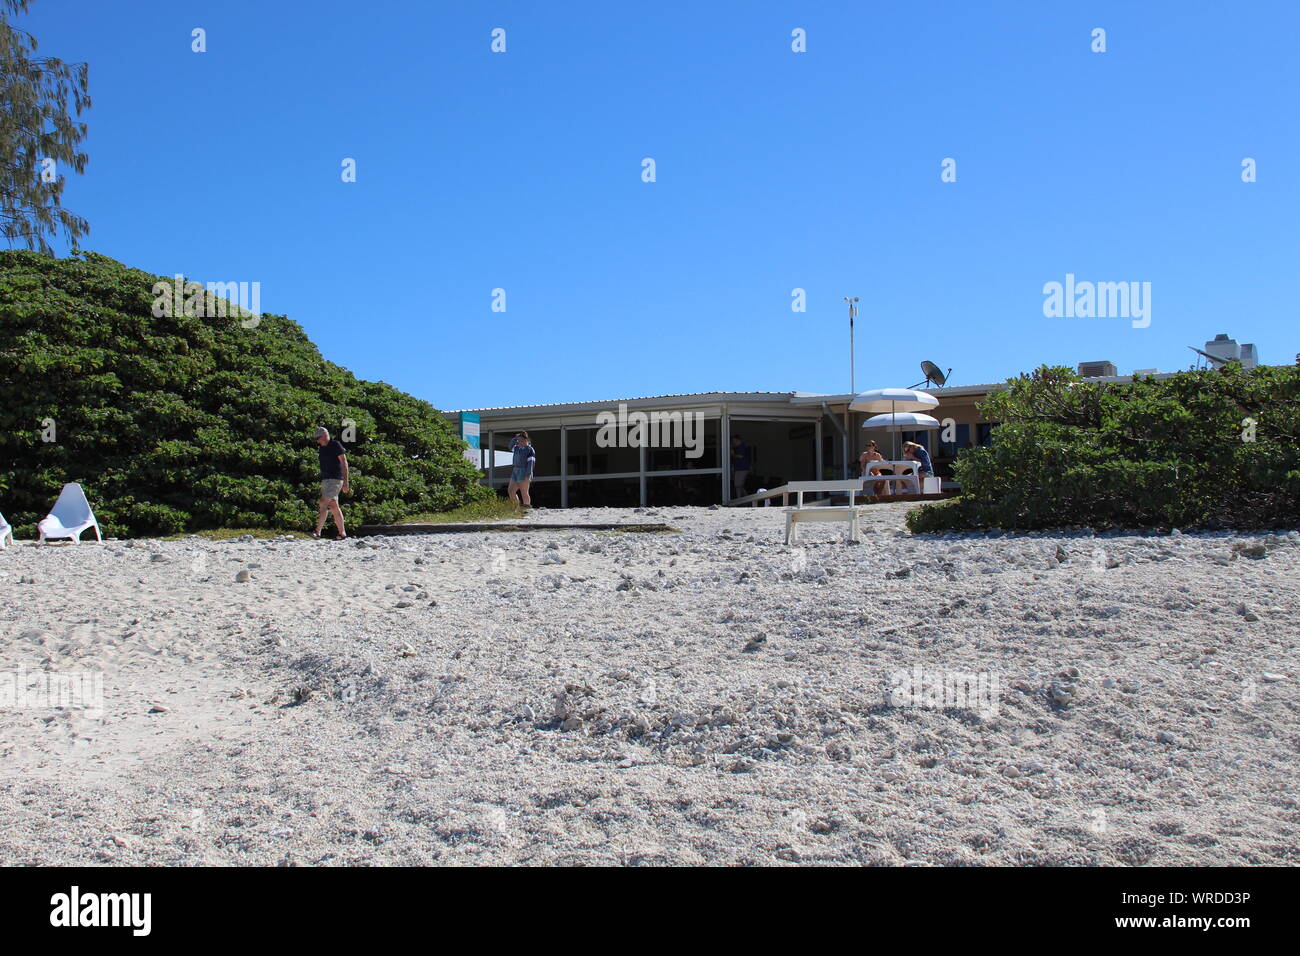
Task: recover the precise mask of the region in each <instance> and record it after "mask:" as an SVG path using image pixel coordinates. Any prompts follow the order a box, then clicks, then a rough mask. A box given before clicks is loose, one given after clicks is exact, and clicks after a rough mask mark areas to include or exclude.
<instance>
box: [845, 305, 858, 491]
mask: <svg viewBox="0 0 1300 956" xmlns="http://www.w3.org/2000/svg"><path fill="white" fill-rule="evenodd" d="M844 301H845V302H846V303H847V304H848V307H849V400H848V401H847V402H845V403H844V477H845V479H847V478H848V477H849V404H850V403H851V402H852V401H853V396H854V395H857V394H858V388H857V382H858V376H857V363H856V355H855V351H854V348H853V319H854V317H855V316H856V315H857V314H858V297H857V296H856V295H855V296H854V297H853V298H851V299H850V298H849V297H848V296H845V297H844Z"/></svg>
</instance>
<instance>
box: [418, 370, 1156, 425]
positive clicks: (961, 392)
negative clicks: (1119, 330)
mask: <svg viewBox="0 0 1300 956" xmlns="http://www.w3.org/2000/svg"><path fill="white" fill-rule="evenodd" d="M1174 374H1176V373H1175V372H1157V373H1156V374H1154V375H1152V376H1151V377H1152V378H1157V379H1162V378H1169V377H1170V376H1172V375H1174ZM1084 381H1085V382H1116V383H1124V382H1131V381H1133V376H1132V375H1099V376H1092V377H1088V378H1084ZM1006 384H1007V383H1006V382H1005V381H1002V382H991V383H988V384H983V385H956V386H945V387H943V388H923V389H919V391H923V392H926V393H927V394H929V395H933V396H934V397H935V398H937V399H939V401H940V403H942V402H943V400H944V399H945V398H961V397H965V396H969V395H985V394H987V393H989V392H991V391H994V390H996V389H1000V388H1005V387H1006ZM854 397H855V396H854V395H853V394H851V393H848V392H843V393H841V394H838V395H830V394H825V395H824V394H821V393H818V392H683V393H680V394H676V395H641V396H637V397H634V398H610V399H605V400H603V401H586V402H552V403H549V404H542V405H498V406H494V407H491V408H459V409H453V410H450V411H447V412H444V414H446V415H457V414H459V413H460V412H478V413H479V414H480V415H483V414H487V415H490V416H491V417H493V418H500V417H503V416H505V415H509V414H524V415H527V414H530V413H534V414H536V413H545V414H562V413H565V412H573V411H588V410H592V409H601V408H612V407H615V406H618V405H628V406H630V407H633V408H636V407H639V406H645V405H650V404H653V405H659V406H663V405H669V406H671V405H699V404H703V403H705V402H735V403H737V404H739V403H743V402H769V403H770V402H778V403H780V402H788V403H789V404H791V405H820V404H823V403H824V404H827V405H844V404H846V403H848V402H851V401H852V400H853V399H854Z"/></svg>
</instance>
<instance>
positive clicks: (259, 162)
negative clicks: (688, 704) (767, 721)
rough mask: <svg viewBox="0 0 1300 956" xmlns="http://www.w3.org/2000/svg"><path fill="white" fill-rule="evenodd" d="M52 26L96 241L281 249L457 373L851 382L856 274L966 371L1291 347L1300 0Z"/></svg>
mask: <svg viewBox="0 0 1300 956" xmlns="http://www.w3.org/2000/svg"><path fill="white" fill-rule="evenodd" d="M23 25H24V26H26V27H27V28H29V29H30V30H32V31H33V32H34V33H36V35H37V36H38V38H39V40H40V42H41V50H42V52H44V53H46V54H49V55H57V56H60V57H63V58H65V59H72V60H86V61H88V62H89V63H90V66H91V70H90V77H91V95H92V97H93V98H94V103H95V105H94V108H93V110H92V111H91V113H90V115H89V122H90V129H91V133H90V137H89V142H88V147H87V148H88V152H89V154H90V164H89V166H88V168H87V172H86V174H85V175H84V176H82V177H79V178H78V177H74V181H73V182H72V183H71V184H70V185H69V187H68V190H67V194H66V203H67V205H68V206H69V207H71V208H73V209H74V210H76V211H77V212H79V213H81V214H83V215H85V216H86V217H87V218H88V219H89V220H90V223H91V230H92V231H91V234H90V236H89V237H88V238H87V239H86V240H85V241H84V243H83V245H84V247H85V248H88V249H93V250H96V251H99V252H103V253H105V254H107V255H110V256H113V257H114V258H116V259H120V260H122V261H123V262H125V263H127V264H128V265H132V266H136V267H139V268H143V269H147V270H150V271H154V272H157V273H160V274H166V275H170V274H173V273H175V272H185V273H186V274H187V275H190V276H192V277H193V278H196V279H199V280H202V281H209V280H211V281H229V280H244V281H259V282H261V284H262V308H263V310H264V311H267V312H274V313H284V314H287V315H289V316H291V317H292V318H294V319H296V320H297V321H299V322H301V323H302V325H303V326H304V327H305V328H306V330H307V332H308V334H309V335H310V336H311V337H312V339H313V340H314V341H315V342H316V343H317V344H318V345H319V346H320V348H321V350H322V351H323V353H324V354H325V356H326V357H327V358H329V359H331V360H333V361H335V362H338V363H340V364H342V365H345V366H347V367H349V368H351V369H352V370H354V371H355V372H356V373H357V374H358V375H360V376H362V377H364V378H370V379H381V380H383V381H387V382H390V383H392V384H394V385H396V386H398V387H400V388H402V389H405V390H407V391H410V392H412V393H414V394H416V395H418V396H420V397H422V398H425V399H428V400H429V401H431V402H433V403H434V404H435V405H437V406H439V407H440V408H444V409H446V408H462V407H470V408H472V407H478V406H491V405H511V404H522V403H540V402H555V401H577V400H596V399H607V398H615V397H626V396H636V395H653V394H662V393H675V392H694V391H711V390H737V391H745V390H774V391H785V390H804V391H820V392H842V391H847V390H848V384H849V383H848V341H847V338H848V336H847V322H846V319H845V307H844V303H843V302H842V297H843V296H846V295H858V296H861V297H862V303H861V310H862V315H861V317H860V319H859V322H858V349H857V353H858V354H857V359H858V378H857V384H858V388H859V389H864V388H871V387H878V386H900V385H910V384H911V383H913V382H914V381H916V379H917V378H919V377H920V375H919V373H918V372H917V371H916V369H917V364H918V362H919V361H920V360H921V359H925V358H928V359H933V360H934V361H936V362H938V363H940V364H941V365H942V367H944V368H947V367H949V366H952V367H953V369H954V371H953V376H952V379H953V383H954V384H974V383H980V382H989V381H999V380H1001V379H1003V378H1005V377H1007V376H1008V375H1012V374H1015V373H1017V372H1019V371H1021V370H1024V369H1027V368H1030V367H1033V366H1035V365H1037V364H1039V363H1042V362H1050V363H1061V364H1069V365H1073V364H1075V363H1077V362H1078V361H1080V360H1092V359H1110V360H1112V361H1114V362H1116V364H1117V365H1118V366H1119V367H1120V370H1121V371H1124V372H1126V371H1129V370H1131V369H1133V368H1135V367H1137V368H1141V367H1153V366H1155V367H1159V368H1160V369H1162V370H1173V369H1177V368H1184V367H1187V365H1188V364H1189V363H1190V361H1191V359H1192V353H1190V352H1188V351H1187V349H1186V348H1185V346H1186V345H1188V344H1194V345H1200V344H1201V343H1203V342H1204V340H1205V339H1207V338H1211V337H1213V335H1214V334H1215V333H1217V332H1227V333H1229V334H1231V335H1233V336H1234V337H1235V338H1237V339H1238V341H1242V342H1255V343H1256V344H1257V345H1258V347H1259V350H1260V356H1261V359H1262V360H1263V361H1266V362H1290V361H1293V360H1294V357H1295V353H1296V352H1297V351H1300V333H1298V332H1297V322H1296V319H1297V306H1298V304H1300V269H1297V265H1298V260H1300V186H1298V185H1297V178H1296V177H1297V171H1300V125H1298V124H1297V111H1298V110H1300V75H1298V74H1300V65H1298V64H1300V57H1297V56H1296V54H1295V44H1296V37H1297V36H1298V35H1300V4H1298V3H1295V2H1294V0H1277V2H1250V0H1246V2H1240V3H1233V4H1226V3H1209V2H1193V0H1178V2H1142V3H1135V2H1131V0H1126V2H1113V3H1112V2H1104V3H1097V2H1094V3H1070V2H1050V3H1048V2H1043V0H1026V2H987V3H978V2H953V3H938V4H935V3H928V4H883V3H874V2H873V3H866V2H844V3H833V2H817V3H812V2H800V3H793V2H760V0H743V2H740V0H733V2H721V0H719V2H694V3H692V2H656V3H614V2H553V3H539V2H536V0H521V2H511V3H493V2H473V3H469V2H462V3H452V2H445V0H440V2H419V3H416V2H397V0H370V2H366V3H353V2H338V0H310V2H307V0H292V2H285V0H278V2H274V3H272V2H268V0H206V2H195V0H135V2H130V3H126V4H116V3H102V2H90V0H36V3H35V5H34V8H33V10H32V12H31V14H30V15H28V16H27V17H26V18H23ZM195 27H202V28H204V29H205V30H206V31H207V43H208V52H207V53H203V54H197V53H193V52H191V50H190V44H191V36H190V31H191V30H192V29H193V28H195ZM496 27H501V28H504V29H505V30H506V31H507V33H506V36H507V52H506V53H504V54H493V53H492V52H491V50H490V41H491V37H490V32H491V31H492V30H493V28H496ZM796 27H799V28H803V29H804V30H806V31H807V47H808V51H807V52H806V53H802V54H796V53H793V52H792V51H791V49H790V44H791V36H790V34H791V30H793V29H794V28H796ZM1094 27H1102V28H1104V29H1105V30H1106V31H1107V48H1108V49H1107V52H1105V53H1102V54H1097V53H1093V52H1092V51H1091V49H1090V45H1091V37H1090V33H1091V31H1092V29H1093V28H1094ZM344 157H353V158H355V159H356V161H357V164H358V181H357V182H356V183H350V184H348V183H343V182H342V181H341V180H340V163H341V161H342V160H343V158H344ZM644 157H652V158H653V159H654V160H655V161H656V164H657V176H658V181H657V182H655V183H644V182H642V181H641V171H642V170H641V161H642V159H643V158H644ZM945 157H952V158H954V159H956V160H957V182H955V183H943V182H941V181H940V175H939V174H940V163H941V161H942V160H943V159H944V158H945ZM1244 157H1252V158H1254V159H1255V160H1256V161H1257V163H1258V182H1255V183H1251V184H1246V183H1243V182H1242V181H1241V175H1240V174H1241V161H1242V159H1243V158H1244ZM1067 272H1072V273H1074V274H1076V275H1077V276H1078V277H1079V278H1080V279H1090V280H1094V281H1121V280H1131V281H1147V282H1151V283H1152V321H1151V325H1150V327H1149V328H1145V329H1135V328H1133V327H1132V324H1131V322H1130V321H1128V320H1126V319H1113V318H1112V319H1096V318H1093V319H1080V318H1072V319H1062V318H1056V319H1048V318H1045V317H1044V316H1043V293H1042V287H1043V284H1044V283H1045V282H1049V281H1053V280H1057V281H1060V280H1062V279H1063V278H1064V276H1065V274H1066V273H1067ZM497 287H500V288H504V289H505V290H506V297H507V298H506V302H507V307H508V311H507V312H506V313H505V314H499V313H494V312H492V311H491V301H492V299H491V291H492V289H494V288H497ZM796 287H799V288H803V289H806V290H807V297H808V307H807V312H806V313H804V314H795V313H792V312H791V309H790V301H791V300H790V295H791V290H792V289H794V288H796Z"/></svg>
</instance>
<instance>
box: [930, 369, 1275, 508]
mask: <svg viewBox="0 0 1300 956" xmlns="http://www.w3.org/2000/svg"><path fill="white" fill-rule="evenodd" d="M980 413H981V414H982V415H983V416H984V417H985V418H987V419H988V420H990V421H996V422H1001V424H1000V425H999V426H998V427H997V428H995V429H994V430H993V441H992V444H991V445H990V446H989V447H987V448H974V449H969V450H967V451H965V452H963V453H962V454H961V455H960V457H959V458H958V460H957V462H956V464H955V465H954V469H953V470H954V476H955V478H956V479H957V481H959V482H961V485H962V494H961V497H960V498H957V499H955V500H952V501H947V502H943V503H941V504H936V505H926V506H924V507H921V508H918V509H915V510H914V511H912V512H911V513H909V515H908V518H907V524H908V527H909V528H910V529H911V530H912V531H916V532H926V531H947V530H957V529H973V528H1008V529H1012V528H1014V529H1032V528H1050V527H1061V526H1066V525H1086V526H1091V527H1094V528H1110V527H1172V526H1177V527H1180V528H1192V527H1204V528H1215V527H1217V528H1224V527H1239V528H1265V527H1280V526H1285V525H1294V524H1295V523H1296V522H1297V521H1300V445H1298V443H1300V367H1296V366H1286V367H1259V368H1255V369H1251V370H1250V371H1244V370H1243V369H1242V368H1241V366H1240V365H1239V364H1237V363H1231V364H1229V365H1228V366H1227V367H1225V368H1222V369H1219V370H1214V371H1211V370H1208V369H1207V370H1203V371H1190V372H1180V373H1178V374H1176V375H1174V376H1172V377H1170V378H1167V379H1161V380H1157V379H1154V378H1151V377H1146V378H1141V379H1139V380H1137V381H1135V382H1133V383H1132V384H1117V383H1100V382H1084V381H1083V380H1082V379H1080V378H1079V376H1077V375H1075V374H1074V373H1073V372H1071V371H1070V370H1069V369H1066V368H1059V367H1057V368H1048V367H1046V366H1044V367H1043V368H1040V369H1038V370H1037V371H1036V372H1034V373H1033V374H1032V375H1024V376H1021V377H1020V378H1016V379H1012V380H1010V381H1009V382H1008V387H1007V389H1006V390H1004V391H998V392H994V393H993V394H992V395H990V396H989V397H988V399H987V400H986V401H985V402H984V403H983V404H982V405H981V406H980ZM1248 418H1249V419H1253V420H1254V421H1255V423H1256V424H1255V426H1254V432H1253V435H1251V434H1250V432H1249V429H1248V426H1246V425H1244V424H1243V422H1244V421H1245V420H1246V419H1248ZM1251 437H1253V439H1254V440H1253V441H1251V440H1248V439H1249V438H1251Z"/></svg>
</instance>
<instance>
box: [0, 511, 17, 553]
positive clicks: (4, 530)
mask: <svg viewBox="0 0 1300 956" xmlns="http://www.w3.org/2000/svg"><path fill="white" fill-rule="evenodd" d="M6 538H7V539H8V540H9V545H6V544H5V539H6ZM13 543H14V529H13V526H12V525H10V524H9V522H8V521H6V520H5V516H4V515H0V551H2V550H4V548H6V547H8V546H12V545H13Z"/></svg>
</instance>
